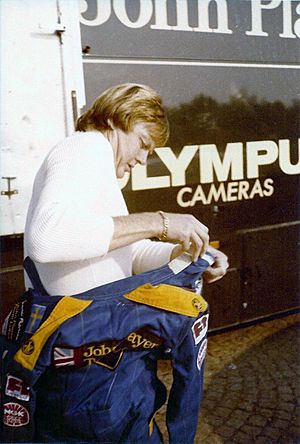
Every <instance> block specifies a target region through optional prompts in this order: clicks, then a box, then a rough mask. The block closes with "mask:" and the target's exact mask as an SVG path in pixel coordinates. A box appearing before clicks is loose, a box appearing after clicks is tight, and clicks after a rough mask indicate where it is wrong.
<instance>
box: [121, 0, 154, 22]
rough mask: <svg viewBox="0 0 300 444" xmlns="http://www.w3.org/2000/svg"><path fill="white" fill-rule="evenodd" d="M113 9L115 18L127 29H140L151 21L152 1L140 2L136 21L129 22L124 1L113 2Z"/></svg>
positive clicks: (144, 0) (143, 0) (142, 0)
mask: <svg viewBox="0 0 300 444" xmlns="http://www.w3.org/2000/svg"><path fill="white" fill-rule="evenodd" d="M113 7H114V11H115V14H116V16H117V17H118V19H119V20H120V22H121V23H123V25H125V26H127V27H128V28H142V27H143V26H145V25H147V23H148V22H149V21H150V20H151V17H152V13H153V5H152V0H140V13H139V16H138V18H137V20H136V21H134V22H133V21H132V20H130V18H129V17H128V14H127V9H126V0H118V1H116V0H114V2H113Z"/></svg>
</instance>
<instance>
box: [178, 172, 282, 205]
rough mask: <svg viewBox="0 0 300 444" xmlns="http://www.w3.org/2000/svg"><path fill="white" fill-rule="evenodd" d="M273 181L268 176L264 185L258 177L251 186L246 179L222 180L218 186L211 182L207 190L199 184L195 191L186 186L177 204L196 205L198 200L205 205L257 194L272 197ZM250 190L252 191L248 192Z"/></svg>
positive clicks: (179, 195) (250, 197)
mask: <svg viewBox="0 0 300 444" xmlns="http://www.w3.org/2000/svg"><path fill="white" fill-rule="evenodd" d="M273 183H274V182H273V179H271V178H268V179H265V180H264V182H263V186H262V184H261V182H260V180H259V179H256V180H255V182H254V184H253V185H252V186H251V188H250V183H249V182H248V181H244V180H243V181H240V182H228V183H224V182H222V183H220V184H219V186H218V187H216V186H215V184H211V185H210V188H209V189H208V191H207V192H205V190H204V189H203V187H202V186H201V185H198V186H197V187H196V189H195V191H193V189H192V188H190V187H184V188H182V189H181V190H179V191H178V194H177V204H178V205H179V206H181V207H183V208H187V207H194V206H195V205H196V204H197V203H198V202H201V204H203V205H209V204H211V202H212V201H214V202H218V201H219V200H221V202H233V201H237V200H243V199H245V200H248V199H254V197H255V196H257V195H258V196H259V197H270V196H271V195H272V194H273V193H274V186H273ZM249 190H250V193H248V191H249ZM189 195H190V196H189ZM206 196H207V197H206ZM184 198H185V200H184Z"/></svg>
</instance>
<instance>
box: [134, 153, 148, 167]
mask: <svg viewBox="0 0 300 444" xmlns="http://www.w3.org/2000/svg"><path fill="white" fill-rule="evenodd" d="M147 159H148V151H147V150H141V152H140V153H139V154H138V156H137V159H136V160H137V161H138V163H139V164H140V165H146V163H147Z"/></svg>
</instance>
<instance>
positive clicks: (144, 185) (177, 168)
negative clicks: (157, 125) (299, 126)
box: [120, 139, 300, 207]
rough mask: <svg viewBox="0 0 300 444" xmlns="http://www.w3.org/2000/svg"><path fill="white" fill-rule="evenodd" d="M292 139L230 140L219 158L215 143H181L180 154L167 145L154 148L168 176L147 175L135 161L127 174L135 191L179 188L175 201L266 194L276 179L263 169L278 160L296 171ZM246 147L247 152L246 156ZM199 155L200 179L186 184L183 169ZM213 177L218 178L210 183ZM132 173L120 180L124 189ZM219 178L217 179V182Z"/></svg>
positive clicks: (183, 202) (287, 170) (186, 203)
mask: <svg viewBox="0 0 300 444" xmlns="http://www.w3.org/2000/svg"><path fill="white" fill-rule="evenodd" d="M290 145H291V143H290V140H288V139H282V140H279V141H278V143H276V142H274V141H273V140H260V141H251V142H246V144H245V146H244V144H243V143H242V142H235V143H228V144H227V145H226V149H225V152H224V155H223V159H221V157H220V154H219V151H218V148H217V146H216V145H214V144H205V145H187V146H184V147H183V148H182V150H181V152H180V154H179V155H178V156H176V155H175V154H174V153H173V151H172V149H171V148H170V147H163V148H156V150H155V151H156V154H157V155H158V157H159V159H160V161H161V162H162V163H163V164H164V165H165V167H166V168H167V169H168V171H169V173H170V174H168V175H163V176H154V177H149V176H148V173H147V166H146V165H137V166H136V167H135V168H134V169H133V170H132V172H131V189H132V190H133V191H139V190H150V189H159V188H170V187H181V188H180V189H179V191H178V193H177V204H178V205H180V206H181V207H193V206H194V205H196V203H198V202H201V203H202V204H204V205H208V204H211V203H214V202H218V201H222V202H233V201H237V200H247V199H253V198H255V197H270V196H272V194H273V192H274V181H273V179H272V178H270V177H267V178H266V177H265V176H264V175H262V180H261V171H260V170H261V168H268V166H270V165H272V164H274V163H275V162H278V166H279V169H280V170H281V171H282V172H283V173H284V174H287V175H297V174H299V173H300V139H299V140H298V161H297V163H292V161H291V146H290ZM244 151H245V154H246V156H244ZM196 155H197V156H198V157H199V181H198V184H196V186H194V187H192V186H190V185H188V183H189V180H188V179H187V170H188V167H189V165H190V164H191V162H192V160H193V159H194V158H195V156H196ZM214 177H215V179H216V181H214ZM129 178H130V175H129V174H128V173H126V175H125V176H124V178H123V179H121V180H120V187H121V188H124V187H125V186H126V185H127V183H128V182H129ZM216 182H217V183H216Z"/></svg>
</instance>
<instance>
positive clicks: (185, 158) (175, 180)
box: [155, 145, 199, 187]
mask: <svg viewBox="0 0 300 444" xmlns="http://www.w3.org/2000/svg"><path fill="white" fill-rule="evenodd" d="M198 149H199V145H190V146H184V147H183V148H182V150H181V152H180V154H179V156H178V157H176V156H175V154H174V153H173V151H172V150H171V148H168V147H165V148H157V149H156V150H155V151H156V153H157V154H158V156H159V157H160V159H161V160H162V161H163V163H164V164H165V165H166V167H167V168H168V169H169V171H170V172H171V176H172V186H173V187H176V186H180V185H185V184H186V175H185V172H186V169H187V167H188V166H189V164H190V163H191V160H192V159H193V157H194V155H195V154H196V151H197V150H198Z"/></svg>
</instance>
